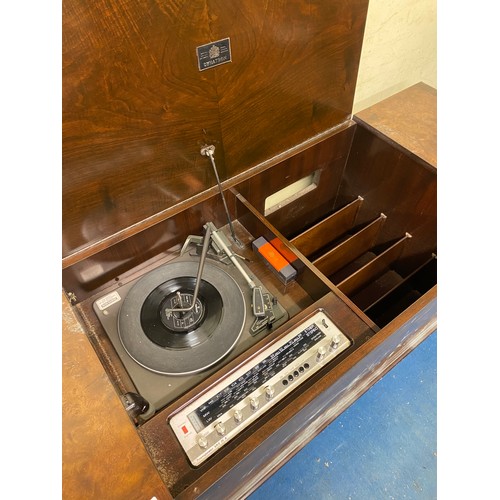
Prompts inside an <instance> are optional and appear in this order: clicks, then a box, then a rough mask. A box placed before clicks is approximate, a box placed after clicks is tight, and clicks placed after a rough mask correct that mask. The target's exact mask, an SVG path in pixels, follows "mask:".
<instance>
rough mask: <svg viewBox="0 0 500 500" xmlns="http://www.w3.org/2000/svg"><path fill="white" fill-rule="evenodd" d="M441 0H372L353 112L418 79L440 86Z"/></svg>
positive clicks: (433, 85) (416, 81)
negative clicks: (439, 0)
mask: <svg viewBox="0 0 500 500" xmlns="http://www.w3.org/2000/svg"><path fill="white" fill-rule="evenodd" d="M436 2H437V0H370V3H369V6H368V17H367V20H366V28H365V35H364V40H363V50H362V52H361V61H360V66H359V74H358V81H357V86H356V93H355V96H354V109H353V111H354V113H356V112H357V111H360V110H362V109H364V108H366V107H368V106H371V105H372V104H374V103H376V102H378V101H381V100H382V99H385V98H386V97H389V96H391V95H393V94H395V93H396V92H399V91H400V90H403V89H405V88H407V87H410V86H411V85H413V84H415V83H418V82H421V81H423V82H425V83H427V84H428V85H430V86H432V87H434V88H437V64H436V59H437V55H436V51H437V49H436V45H437V43H436V38H437V33H436V31H437V19H436V17H437V7H436Z"/></svg>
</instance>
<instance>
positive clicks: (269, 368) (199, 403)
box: [169, 310, 352, 466]
mask: <svg viewBox="0 0 500 500" xmlns="http://www.w3.org/2000/svg"><path fill="white" fill-rule="evenodd" d="M351 344H352V341H351V340H350V339H348V338H347V337H346V336H345V335H344V334H343V333H342V332H341V331H340V330H339V329H338V327H337V326H335V324H334V323H333V322H332V321H331V319H330V318H329V317H328V316H327V315H326V314H325V313H324V311H322V310H319V311H318V312H316V313H315V314H314V315H313V316H312V317H310V318H308V319H307V320H306V321H304V322H302V323H301V324H299V325H298V326H297V327H295V328H294V329H293V330H291V331H290V332H289V333H287V334H286V335H285V336H283V337H282V338H280V339H279V340H278V341H276V342H275V343H273V344H271V345H269V346H267V347H266V348H265V349H264V350H263V351H261V352H259V353H258V355H256V356H255V357H253V358H251V359H249V360H248V361H246V362H245V363H244V364H243V365H241V366H239V367H238V369H237V370H235V371H234V372H232V373H230V374H229V375H228V376H227V377H226V378H224V379H221V380H219V381H218V383H216V384H215V385H214V386H212V387H211V388H210V390H208V391H207V392H205V393H203V394H201V395H200V396H198V397H197V398H196V399H195V400H194V401H192V402H191V403H190V404H189V405H187V406H186V407H184V408H182V410H181V411H180V412H179V413H177V414H175V415H173V416H172V418H171V419H170V422H169V423H170V426H171V427H172V430H173V431H174V433H175V435H176V437H177V439H178V440H179V442H180V444H181V446H182V448H183V449H184V451H185V453H186V454H187V456H188V458H189V461H190V462H191V464H192V465H194V466H198V465H201V464H202V463H203V462H204V461H205V460H207V459H208V458H209V457H210V456H211V455H213V454H214V453H215V452H216V451H217V450H218V449H219V448H220V447H221V446H223V445H224V444H226V443H227V442H228V441H230V440H231V439H233V438H234V437H235V436H237V435H238V433H240V432H241V431H242V430H243V429H244V428H245V427H247V426H248V425H250V424H251V423H252V422H254V421H255V420H256V419H257V418H259V417H260V416H262V415H263V414H264V413H265V412H267V411H268V410H269V409H270V408H271V407H273V406H274V405H275V404H276V403H278V401H280V400H281V399H283V398H284V397H285V396H286V395H287V394H289V393H290V392H291V391H293V390H294V389H296V388H297V387H298V386H299V385H300V384H302V383H303V382H304V381H305V380H307V379H308V378H309V377H311V375H313V374H314V373H315V372H317V371H318V370H319V369H320V368H321V367H323V366H324V365H326V364H327V363H329V362H330V361H332V360H333V359H334V358H335V357H337V356H338V355H339V354H340V353H341V352H343V351H345V350H346V349H347V348H348V347H349V346H350V345H351Z"/></svg>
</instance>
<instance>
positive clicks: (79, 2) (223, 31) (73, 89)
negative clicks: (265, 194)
mask: <svg viewBox="0 0 500 500" xmlns="http://www.w3.org/2000/svg"><path fill="white" fill-rule="evenodd" d="M367 7H368V1H367V0H355V1H350V2H346V1H345V0H318V1H315V2H309V1H305V0H296V1H293V2H283V1H266V2H263V1H255V0H242V1H237V2H235V1H234V0H218V1H210V0H209V1H207V0H203V1H199V0H189V1H187V0H186V1H172V0H167V1H162V2H158V1H155V0H141V1H138V2H129V1H127V0H106V1H105V0H95V1H92V2H88V1H83V0H64V1H63V87H62V88H63V127H62V130H63V138H62V139H63V256H69V255H72V254H75V253H77V252H79V251H81V250H82V249H85V248H89V247H92V246H93V245H95V244H96V243H98V242H102V241H103V240H106V239H110V238H111V239H112V236H113V235H114V234H116V233H117V232H120V231H123V230H126V229H127V228H129V230H131V231H133V228H134V227H140V225H141V223H142V222H143V221H145V220H148V219H151V218H154V217H155V216H157V215H158V214H161V213H164V212H165V211H166V210H167V211H168V210H169V209H171V208H172V207H175V206H176V205H178V204H182V203H184V202H185V201H186V200H189V199H190V198H191V197H193V196H195V195H197V194H199V193H202V192H204V191H206V190H207V189H209V188H211V187H213V186H214V185H215V178H214V175H213V171H212V169H211V166H210V163H209V161H208V159H207V158H206V157H202V156H201V155H200V147H201V146H202V145H203V144H205V143H210V144H214V145H215V147H216V151H215V159H216V162H217V166H218V169H219V173H220V176H221V179H222V180H226V179H230V178H233V177H234V176H236V175H239V174H242V173H244V172H245V171H248V170H249V169H252V168H253V167H256V166H258V165H261V164H263V162H266V161H268V160H270V159H271V158H273V157H275V156H276V155H278V154H280V153H283V152H284V151H287V150H289V149H290V148H293V147H295V146H297V145H298V144H301V143H302V142H304V141H307V140H308V139H310V138H312V137H314V136H316V135H318V134H321V133H323V132H325V131H327V130H330V129H332V128H334V127H336V126H338V125H339V124H342V123H343V122H345V121H346V120H348V119H349V118H350V116H351V110H352V103H353V98H354V91H355V88H356V77H357V72H358V64H359V57H360V53H361V45H362V38H363V31H364V25H365V20H366V11H367ZM226 39H229V42H227V41H226V42H221V43H213V42H218V41H221V40H226ZM228 43H229V44H230V46H229V47H230V57H231V58H230V62H227V60H226V61H224V57H225V56H227V55H228V53H227V48H228ZM205 45H206V47H205V48H203V46H205ZM198 47H202V49H200V52H202V53H203V54H202V57H201V64H204V63H207V62H208V63H209V64H208V65H207V69H204V70H202V71H200V69H199V59H198V54H197V48H198ZM214 47H215V48H214ZM213 61H215V63H214V62H213ZM217 62H224V63H223V64H219V65H217V64H216V63H217ZM130 228H132V229H130Z"/></svg>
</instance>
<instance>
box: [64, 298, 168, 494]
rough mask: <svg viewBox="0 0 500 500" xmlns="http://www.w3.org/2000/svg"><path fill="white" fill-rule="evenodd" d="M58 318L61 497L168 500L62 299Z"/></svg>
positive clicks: (111, 388) (116, 398)
mask: <svg viewBox="0 0 500 500" xmlns="http://www.w3.org/2000/svg"><path fill="white" fill-rule="evenodd" d="M62 319H63V331H62V335H63V336H62V352H63V360H62V381H63V385H62V442H63V450H62V451H63V453H62V478H63V481H62V493H63V498H64V499H65V500H77V499H82V500H89V499H96V500H98V499H99V500H100V499H104V498H106V499H116V500H123V499H125V498H126V499H144V500H149V499H150V498H152V497H153V496H156V498H157V499H158V500H167V499H170V498H171V496H170V494H169V492H168V491H167V489H166V488H165V485H164V484H163V483H162V482H161V480H160V478H159V476H158V474H157V472H156V469H155V468H154V466H153V464H152V462H151V459H150V458H149V456H148V454H147V453H146V450H145V449H144V446H143V444H142V441H141V440H140V439H139V437H138V435H137V433H136V431H135V429H134V426H133V425H132V423H131V422H130V420H129V418H128V416H127V414H126V412H125V409H124V408H123V406H122V404H121V402H120V400H119V398H118V396H117V394H116V393H115V391H114V389H113V387H112V385H111V382H110V381H109V379H108V377H107V375H106V373H105V372H104V369H103V367H102V365H101V364H100V362H99V360H98V358H97V356H96V354H95V352H94V350H93V349H92V347H91V345H90V343H89V341H88V339H87V337H86V335H85V332H84V331H83V329H82V326H81V325H80V323H79V322H78V319H77V318H76V316H75V314H74V313H73V311H72V310H71V307H70V305H69V303H68V301H67V299H66V297H65V296H63V298H62Z"/></svg>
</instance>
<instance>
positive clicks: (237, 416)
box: [233, 410, 243, 424]
mask: <svg viewBox="0 0 500 500" xmlns="http://www.w3.org/2000/svg"><path fill="white" fill-rule="evenodd" d="M233 418H234V421H235V422H236V423H237V424H239V423H240V422H241V421H242V420H243V413H241V411H240V410H234V413H233Z"/></svg>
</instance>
